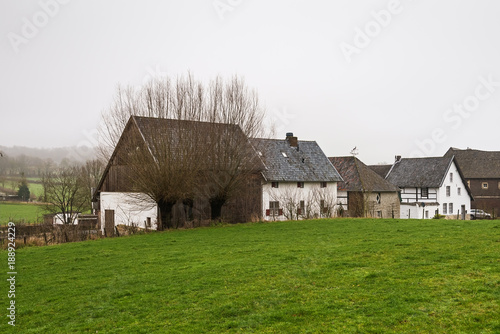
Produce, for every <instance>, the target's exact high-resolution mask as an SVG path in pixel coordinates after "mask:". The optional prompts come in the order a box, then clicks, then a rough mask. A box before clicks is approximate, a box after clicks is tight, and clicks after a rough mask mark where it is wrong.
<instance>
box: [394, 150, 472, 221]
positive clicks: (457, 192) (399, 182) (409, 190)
mask: <svg viewBox="0 0 500 334" xmlns="http://www.w3.org/2000/svg"><path fill="white" fill-rule="evenodd" d="M386 179H387V181H389V182H391V183H392V184H394V185H396V186H398V187H399V188H400V196H401V218H416V219H421V218H424V219H430V218H433V217H434V216H435V215H436V214H440V215H444V216H447V218H455V219H466V218H467V217H468V216H467V213H468V212H469V211H470V208H471V200H473V198H472V195H471V193H470V190H469V187H468V186H467V183H466V182H465V179H464V177H463V174H462V172H461V170H460V168H459V166H458V165H457V163H456V161H455V159H454V157H451V158H444V157H443V158H442V157H436V158H411V159H401V157H399V156H398V157H397V159H396V161H395V162H394V164H393V166H392V168H391V170H390V171H389V173H388V175H387V177H386Z"/></svg>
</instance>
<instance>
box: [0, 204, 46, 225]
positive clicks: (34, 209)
mask: <svg viewBox="0 0 500 334" xmlns="http://www.w3.org/2000/svg"><path fill="white" fill-rule="evenodd" d="M42 220H43V210H42V206H41V205H37V204H32V203H14V202H0V225H5V224H7V223H8V222H9V221H16V222H19V221H24V222H26V223H36V222H41V221H42Z"/></svg>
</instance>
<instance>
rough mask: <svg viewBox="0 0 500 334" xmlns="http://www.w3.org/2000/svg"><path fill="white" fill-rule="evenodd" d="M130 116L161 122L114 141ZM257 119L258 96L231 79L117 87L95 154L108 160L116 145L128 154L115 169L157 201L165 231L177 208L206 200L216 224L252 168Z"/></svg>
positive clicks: (258, 126) (185, 79) (259, 111)
mask: <svg viewBox="0 0 500 334" xmlns="http://www.w3.org/2000/svg"><path fill="white" fill-rule="evenodd" d="M206 87H208V88H206ZM132 116H145V117H152V118H155V119H165V120H166V122H165V123H163V126H161V127H158V124H159V123H158V122H156V123H155V122H150V123H151V124H146V123H148V121H147V119H146V120H145V119H144V118H141V119H138V118H135V119H134V120H132V121H135V122H137V121H139V122H143V123H144V124H140V127H142V128H143V129H146V131H143V133H135V134H133V135H129V136H128V138H122V139H120V138H121V136H122V133H123V132H124V129H125V128H126V126H130V127H131V128H132V127H133V125H129V124H130V122H131V117H132ZM262 119H263V111H262V108H261V107H260V105H259V102H258V99H257V95H256V94H255V92H252V91H250V90H248V88H246V86H245V84H244V82H243V80H241V79H239V78H237V77H234V78H232V79H231V80H229V81H224V80H222V79H221V78H220V77H217V78H216V79H215V80H213V81H212V82H210V84H209V85H208V86H205V85H204V84H203V83H202V82H200V81H196V80H195V79H194V77H193V76H192V75H191V74H188V75H187V76H186V77H180V78H177V79H176V80H175V81H173V80H171V79H169V78H165V79H164V80H161V81H159V80H155V81H151V82H149V83H148V84H147V85H145V86H144V87H143V88H142V89H141V90H134V89H131V88H127V89H122V88H118V91H117V95H116V97H115V102H114V104H113V106H112V107H111V108H110V109H109V110H108V112H106V113H105V114H104V115H103V123H102V124H103V125H104V126H103V128H102V129H101V137H102V138H103V141H102V145H101V147H100V152H101V154H102V155H103V156H104V157H107V158H109V157H110V156H111V153H112V151H113V150H114V149H115V147H117V146H120V145H121V146H122V148H123V150H125V151H127V152H128V153H127V155H126V157H122V158H121V159H122V160H123V161H121V162H120V164H121V165H122V166H124V167H123V168H124V169H126V170H127V172H126V174H127V175H128V177H127V178H128V180H129V181H130V182H129V184H130V187H131V189H132V190H134V191H137V192H140V193H145V194H147V195H148V196H149V197H150V198H151V199H152V200H154V201H155V202H156V203H157V205H158V208H159V215H158V216H159V217H160V220H161V221H162V224H161V225H164V226H166V227H170V223H169V219H170V218H169V217H170V215H171V212H172V208H173V206H174V205H175V204H176V203H178V202H179V201H181V202H183V203H184V204H185V205H187V206H189V207H192V206H193V203H194V201H195V200H196V198H205V199H206V200H208V203H209V204H210V208H211V217H212V219H217V218H219V217H220V216H221V211H222V206H223V205H224V204H226V203H227V202H228V201H229V200H231V199H232V198H234V197H235V196H236V194H238V193H239V192H241V191H244V188H245V184H247V182H248V179H249V175H250V174H251V173H255V171H256V170H258V168H259V162H258V159H256V152H255V151H254V150H253V148H252V146H251V145H250V143H249V141H248V137H249V136H255V135H257V134H259V133H260V131H261V129H262ZM153 123H154V124H153ZM131 132H133V130H131Z"/></svg>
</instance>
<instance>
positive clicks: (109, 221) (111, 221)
mask: <svg viewBox="0 0 500 334" xmlns="http://www.w3.org/2000/svg"><path fill="white" fill-rule="evenodd" d="M114 234H115V210H104V235H105V236H107V237H112V236H113V235H114Z"/></svg>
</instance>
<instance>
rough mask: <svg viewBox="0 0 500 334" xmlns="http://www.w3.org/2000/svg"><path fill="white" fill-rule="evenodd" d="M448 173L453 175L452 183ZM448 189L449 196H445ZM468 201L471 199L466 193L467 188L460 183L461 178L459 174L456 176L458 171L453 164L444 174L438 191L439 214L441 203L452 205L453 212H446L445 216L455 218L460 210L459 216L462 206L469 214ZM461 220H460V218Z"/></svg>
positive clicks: (441, 207) (441, 208)
mask: <svg viewBox="0 0 500 334" xmlns="http://www.w3.org/2000/svg"><path fill="white" fill-rule="evenodd" d="M450 173H453V181H450ZM447 186H449V187H450V196H446V187H447ZM458 188H460V195H458ZM470 201H471V198H470V196H469V193H468V192H467V186H466V185H465V184H464V182H462V178H461V177H460V174H458V169H457V167H456V165H455V162H453V163H452V164H451V166H450V169H449V170H448V173H447V174H446V177H445V179H444V182H443V185H442V186H441V188H439V189H438V202H439V204H440V207H439V214H444V213H443V203H446V204H448V206H449V204H450V203H453V212H452V213H450V212H449V210H448V212H447V214H446V215H447V216H455V217H456V216H457V213H458V212H459V210H460V214H461V213H462V211H461V208H462V205H465V210H467V213H469V212H470V205H471V204H470ZM460 219H462V218H460Z"/></svg>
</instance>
